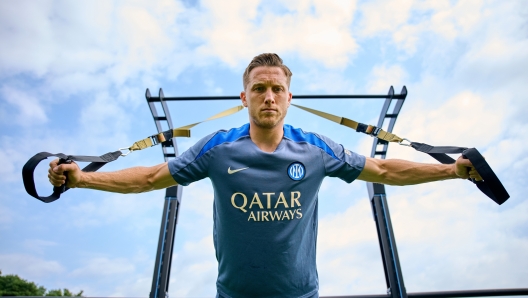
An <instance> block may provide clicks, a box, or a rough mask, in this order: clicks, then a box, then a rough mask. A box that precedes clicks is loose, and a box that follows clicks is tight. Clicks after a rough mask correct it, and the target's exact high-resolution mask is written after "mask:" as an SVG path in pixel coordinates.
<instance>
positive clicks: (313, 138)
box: [284, 124, 341, 157]
mask: <svg viewBox="0 0 528 298" xmlns="http://www.w3.org/2000/svg"><path fill="white" fill-rule="evenodd" d="M284 138H285V139H288V140H291V141H293V142H295V143H299V144H301V143H304V144H309V145H312V146H315V147H318V148H319V149H321V150H323V151H324V152H326V153H328V154H329V155H330V156H332V157H336V150H338V151H339V150H340V147H341V146H340V145H339V144H337V143H336V142H334V141H333V140H332V139H330V138H328V137H326V136H324V135H321V134H318V133H315V132H305V131H304V130H302V129H301V128H295V127H293V126H291V125H289V124H285V125H284Z"/></svg>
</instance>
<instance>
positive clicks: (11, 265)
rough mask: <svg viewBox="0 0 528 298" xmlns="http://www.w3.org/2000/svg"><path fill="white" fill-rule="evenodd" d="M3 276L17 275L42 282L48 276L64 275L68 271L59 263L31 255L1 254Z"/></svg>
mask: <svg viewBox="0 0 528 298" xmlns="http://www.w3.org/2000/svg"><path fill="white" fill-rule="evenodd" d="M0 264H2V265H1V266H2V268H1V270H2V274H3V275H7V274H17V275H19V276H21V277H22V278H24V279H28V280H33V281H37V280H41V279H43V278H44V277H46V276H48V275H55V274H63V273H64V272H65V271H66V269H65V268H64V266H63V265H62V264H61V263H59V262H58V261H54V260H46V259H43V258H39V257H35V256H34V255H30V254H19V253H11V254H1V255H0Z"/></svg>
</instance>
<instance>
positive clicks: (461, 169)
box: [454, 156, 483, 181]
mask: <svg viewBox="0 0 528 298" xmlns="http://www.w3.org/2000/svg"><path fill="white" fill-rule="evenodd" d="M454 167H455V173H456V174H457V176H458V177H460V178H463V179H467V178H471V179H475V180H476V181H482V180H483V179H482V177H481V176H480V174H479V173H478V172H477V170H476V169H475V167H473V164H472V163H471V161H469V159H465V158H463V157H462V156H460V157H459V158H458V159H457V160H456V162H455V164H454Z"/></svg>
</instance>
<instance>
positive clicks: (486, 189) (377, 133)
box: [292, 104, 510, 205]
mask: <svg viewBox="0 0 528 298" xmlns="http://www.w3.org/2000/svg"><path fill="white" fill-rule="evenodd" d="M292 105H293V106H295V107H298V108H300V109H302V110H305V111H307V112H309V113H312V114H314V115H317V116H319V117H322V118H325V119H328V120H330V121H333V122H335V123H338V124H341V125H344V126H347V127H349V128H352V129H354V130H355V131H357V132H362V133H365V134H368V135H370V136H371V137H375V138H378V140H379V141H380V143H384V144H386V143H388V142H395V143H398V144H400V145H404V146H410V147H413V148H414V149H416V150H418V151H420V152H424V153H427V154H429V155H431V156H432V157H433V158H434V159H436V160H438V161H439V162H441V163H443V164H452V163H455V160H454V159H453V158H451V157H449V156H448V155H446V153H462V156H463V157H464V158H468V159H469V160H470V161H471V163H472V164H473V166H474V167H475V169H476V170H477V172H478V173H479V174H480V176H482V178H483V179H484V180H483V181H475V180H473V179H469V180H471V181H472V182H473V183H475V185H477V187H478V188H479V189H480V190H481V191H482V192H483V193H484V194H485V195H487V196H488V197H490V198H491V199H492V200H493V201H495V202H496V203H497V204H499V205H500V204H502V203H504V202H505V201H506V200H507V199H508V198H509V197H510V195H509V194H508V192H507V191H506V189H505V188H504V186H503V185H502V183H501V182H500V180H499V178H497V176H496V175H495V173H493V170H492V169H491V167H490V166H489V165H488V163H487V162H486V160H485V159H484V157H483V156H482V155H481V154H480V153H479V152H478V151H477V149H475V148H469V149H468V148H464V147H453V146H431V145H427V144H423V143H417V142H411V141H409V140H408V139H405V138H401V137H398V136H397V135H395V134H393V133H391V132H387V131H384V130H383V129H381V128H379V127H376V126H373V125H367V124H363V123H360V122H357V121H354V120H351V119H348V118H344V117H339V116H336V115H332V114H328V113H325V112H321V111H318V110H315V109H310V108H307V107H303V106H300V105H295V104H292ZM407 142H409V143H410V144H409V143H407Z"/></svg>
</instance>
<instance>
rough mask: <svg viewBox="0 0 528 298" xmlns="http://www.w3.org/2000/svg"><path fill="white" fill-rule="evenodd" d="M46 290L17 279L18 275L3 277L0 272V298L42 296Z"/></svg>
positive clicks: (32, 283)
mask: <svg viewBox="0 0 528 298" xmlns="http://www.w3.org/2000/svg"><path fill="white" fill-rule="evenodd" d="M44 293H46V288H44V287H43V286H40V287H39V286H37V285H36V284H35V283H34V282H29V281H27V280H25V279H22V278H20V277H18V275H12V274H9V275H4V276H2V271H0V296H43V295H44Z"/></svg>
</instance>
